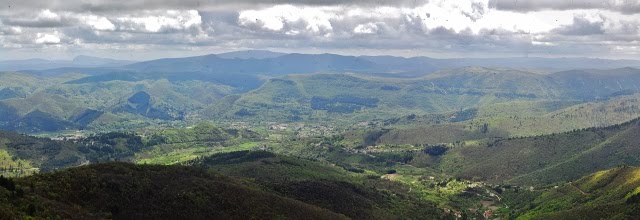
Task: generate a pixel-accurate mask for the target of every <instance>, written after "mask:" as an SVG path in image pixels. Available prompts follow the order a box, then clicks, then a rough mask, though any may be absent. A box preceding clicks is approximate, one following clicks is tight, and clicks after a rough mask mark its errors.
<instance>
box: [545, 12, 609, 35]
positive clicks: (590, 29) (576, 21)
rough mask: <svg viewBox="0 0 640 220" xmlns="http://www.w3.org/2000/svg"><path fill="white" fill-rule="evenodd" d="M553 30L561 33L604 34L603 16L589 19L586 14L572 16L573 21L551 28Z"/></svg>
mask: <svg viewBox="0 0 640 220" xmlns="http://www.w3.org/2000/svg"><path fill="white" fill-rule="evenodd" d="M553 32H556V33H559V34H563V35H581V36H584V35H595V34H604V33H605V30H604V18H603V17H602V16H599V17H596V18H595V19H593V18H592V19H589V18H588V17H586V16H576V17H574V18H573V23H572V24H570V25H563V26H561V27H559V28H556V29H554V30H553Z"/></svg>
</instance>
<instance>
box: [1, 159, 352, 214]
mask: <svg viewBox="0 0 640 220" xmlns="http://www.w3.org/2000/svg"><path fill="white" fill-rule="evenodd" d="M0 180H2V181H0V182H2V183H3V186H2V187H0V212H1V213H2V215H3V216H4V217H6V218H8V219H14V218H27V217H29V216H30V217H35V218H61V219H211V218H221V219H256V218H260V219H262V218H266V219H300V218H305V219H346V217H345V216H344V215H340V214H336V213H333V212H331V211H328V210H326V209H322V208H318V207H315V206H312V205H309V204H305V203H303V202H300V201H296V200H293V199H289V198H285V197H282V196H278V195H275V194H273V193H269V192H265V191H263V190H261V189H260V188H257V187H255V186H252V185H251V184H248V183H245V182H244V181H242V180H238V179H233V178H229V177H225V176H222V175H219V174H215V173H211V172H206V171H204V170H201V169H194V168H189V167H181V166H149V165H133V164H124V163H110V164H99V165H90V166H83V167H79V168H72V169H68V170H65V171H60V172H55V173H47V174H39V175H34V176H31V177H27V178H20V179H16V180H15V183H13V181H11V180H9V181H7V180H6V179H0Z"/></svg>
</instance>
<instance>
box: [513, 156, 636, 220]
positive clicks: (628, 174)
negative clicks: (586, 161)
mask: <svg viewBox="0 0 640 220" xmlns="http://www.w3.org/2000/svg"><path fill="white" fill-rule="evenodd" d="M639 193H640V168H637V167H627V166H624V167H617V168H613V169H610V170H604V171H599V172H596V173H594V174H591V175H588V176H585V177H582V178H580V179H578V180H576V181H573V182H570V183H567V184H565V185H563V186H560V187H558V188H555V189H550V190H548V191H547V192H544V193H542V195H540V196H538V197H537V198H535V200H533V201H531V205H530V206H531V207H534V208H533V209H532V210H530V211H528V212H526V213H525V214H524V215H522V216H520V217H519V218H518V219H635V218H637V217H638V216H640V203H639V202H640V199H639V198H640V194H639Z"/></svg>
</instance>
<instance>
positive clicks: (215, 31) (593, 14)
mask: <svg viewBox="0 0 640 220" xmlns="http://www.w3.org/2000/svg"><path fill="white" fill-rule="evenodd" d="M0 1H2V0H0ZM378 2H379V1H370V0H352V1H337V0H320V1H311V0H308V1H284V0H275V1H269V2H267V3H265V2H264V1H257V0H256V1H252V0H240V1H221V0H210V1H191V0H186V1H178V0H175V1H174V0H158V1H141V0H128V1H103V0H78V1H61V0H48V1H37V2H36V1H32V0H21V1H19V4H18V1H15V3H12V4H14V5H13V6H12V10H6V9H0V20H1V22H2V23H1V25H0V42H2V45H3V46H0V47H2V48H29V49H38V48H53V47H55V49H56V50H69V51H82V50H86V51H90V52H92V53H93V52H99V51H118V50H126V52H127V54H130V53H140V54H145V56H149V54H151V55H152V56H160V57H162V56H164V55H167V54H173V53H174V52H175V51H178V52H181V53H194V54H199V53H210V52H212V51H211V50H212V48H214V49H217V50H234V49H275V50H286V51H298V52H301V51H305V50H315V51H318V52H329V51H340V52H344V53H363V52H362V51H367V53H368V52H371V51H373V52H375V53H377V54H385V53H395V54H397V53H413V54H414V55H432V54H435V55H438V56H440V55H443V54H445V55H446V56H471V55H473V56H498V55H500V56H520V55H522V54H529V53H531V54H542V55H545V56H547V55H551V56H580V55H584V56H590V55H591V54H600V55H612V56H613V54H609V52H608V51H615V56H622V55H621V54H627V56H634V54H637V53H632V51H633V48H634V46H635V44H637V42H639V41H640V34H639V33H640V32H639V31H638V30H639V29H640V14H630V13H629V10H632V9H633V4H627V6H629V8H628V9H624V10H626V11H623V9H622V8H620V7H622V6H621V5H622V3H615V2H613V3H612V4H611V5H610V6H602V5H599V4H600V3H598V5H595V4H596V3H595V1H591V0H587V1H585V2H580V1H576V2H578V3H576V4H573V5H570V4H565V3H566V2H569V1H557V2H565V3H557V4H556V3H554V2H556V1H548V0H541V1H539V2H538V1H518V2H520V3H522V4H519V5H513V4H511V3H509V2H515V1H495V0H469V1H449V0H429V1H426V0H418V1H405V0H401V1H384V2H381V3H380V4H378ZM620 2H624V1H620ZM583 3H584V4H583ZM587 3H588V4H587ZM614 3H615V4H614ZM14 8H15V10H14ZM600 8H605V9H604V10H602V9H600ZM25 39H26V40H25ZM634 42H635V43H634ZM52 44H55V45H52ZM150 50H157V51H155V52H156V53H150V52H149V51H150ZM598 50H600V53H595V52H594V51H598ZM14 51H17V50H14ZM399 51H400V52H399ZM407 51H409V52H407ZM25 53H27V52H25ZM114 53H116V52H114Z"/></svg>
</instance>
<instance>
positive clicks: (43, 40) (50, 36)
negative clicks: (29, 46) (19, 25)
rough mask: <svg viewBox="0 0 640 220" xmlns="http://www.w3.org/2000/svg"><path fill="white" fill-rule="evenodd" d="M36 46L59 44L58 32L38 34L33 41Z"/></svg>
mask: <svg viewBox="0 0 640 220" xmlns="http://www.w3.org/2000/svg"><path fill="white" fill-rule="evenodd" d="M34 42H35V43H36V44H59V43H60V37H59V35H58V32H54V33H38V34H37V35H36V39H35V40H34Z"/></svg>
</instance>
